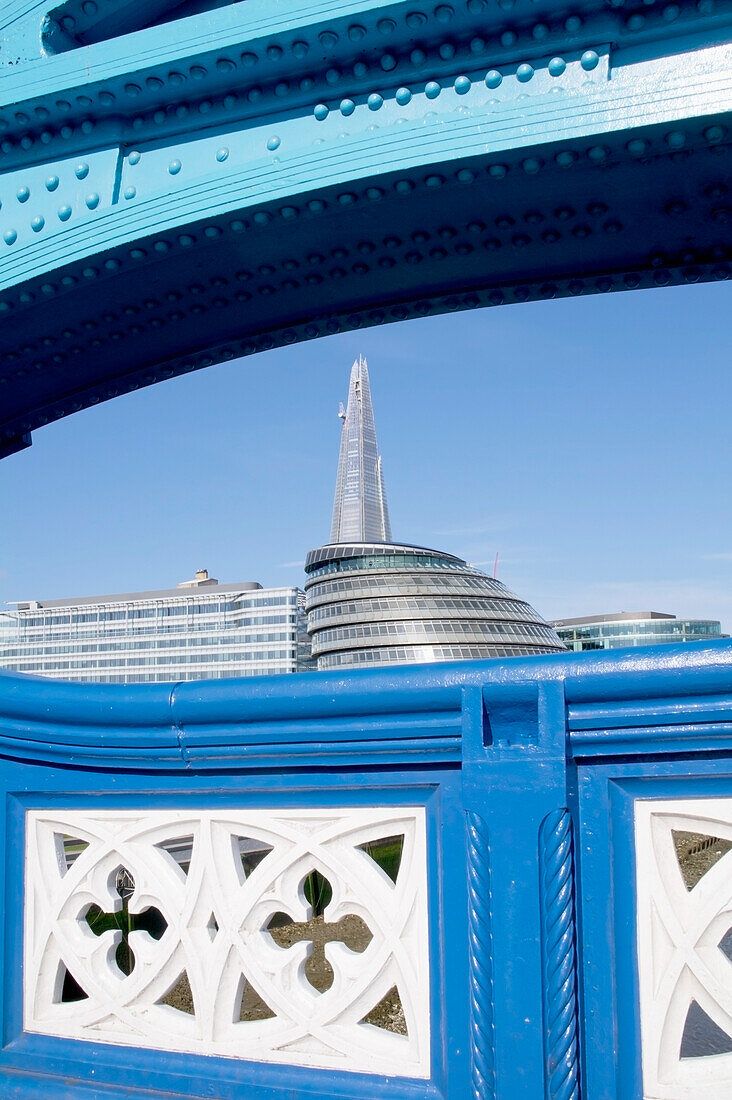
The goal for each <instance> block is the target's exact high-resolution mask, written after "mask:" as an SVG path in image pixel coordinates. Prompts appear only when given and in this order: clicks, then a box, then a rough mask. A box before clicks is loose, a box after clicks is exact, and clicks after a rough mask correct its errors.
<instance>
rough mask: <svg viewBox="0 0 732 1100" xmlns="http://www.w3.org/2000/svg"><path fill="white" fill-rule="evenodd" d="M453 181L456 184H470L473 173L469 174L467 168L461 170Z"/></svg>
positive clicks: (473, 177)
mask: <svg viewBox="0 0 732 1100" xmlns="http://www.w3.org/2000/svg"><path fill="white" fill-rule="evenodd" d="M455 179H456V180H457V181H458V183H472V182H473V180H474V179H475V173H474V172H471V171H470V169H469V168H461V169H460V171H459V172H458V173H457V174H456V176H455Z"/></svg>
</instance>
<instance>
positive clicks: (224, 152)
mask: <svg viewBox="0 0 732 1100" xmlns="http://www.w3.org/2000/svg"><path fill="white" fill-rule="evenodd" d="M228 158H229V150H228V148H227V146H226V145H222V146H221V148H220V149H218V150H217V152H216V160H217V161H218V162H219V164H223V163H224V161H225V160H228Z"/></svg>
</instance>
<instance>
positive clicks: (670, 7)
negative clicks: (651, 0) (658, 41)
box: [661, 4, 681, 23]
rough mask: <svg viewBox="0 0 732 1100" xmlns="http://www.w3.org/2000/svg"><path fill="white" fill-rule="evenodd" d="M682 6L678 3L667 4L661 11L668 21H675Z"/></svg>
mask: <svg viewBox="0 0 732 1100" xmlns="http://www.w3.org/2000/svg"><path fill="white" fill-rule="evenodd" d="M680 11H681V8H680V7H679V5H678V4H667V5H666V7H665V8H664V9H663V11H662V12H661V15H662V16H663V18H664V19H665V20H666V22H667V23H673V21H674V19H678V17H679V13H680Z"/></svg>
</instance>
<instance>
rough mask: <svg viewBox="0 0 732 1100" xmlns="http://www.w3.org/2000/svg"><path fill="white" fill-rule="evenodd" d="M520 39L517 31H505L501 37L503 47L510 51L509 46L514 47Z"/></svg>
mask: <svg viewBox="0 0 732 1100" xmlns="http://www.w3.org/2000/svg"><path fill="white" fill-rule="evenodd" d="M517 39H518V35H517V34H516V31H504V32H503V34H502V35H501V45H502V46H503V47H505V49H508V47H509V46H513V45H514V44H515V42H516V40H517Z"/></svg>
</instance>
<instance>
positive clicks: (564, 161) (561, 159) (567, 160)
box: [554, 149, 577, 168]
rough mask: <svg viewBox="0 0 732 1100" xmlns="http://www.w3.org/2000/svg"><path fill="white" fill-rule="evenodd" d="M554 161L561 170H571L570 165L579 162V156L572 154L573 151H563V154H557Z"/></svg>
mask: <svg viewBox="0 0 732 1100" xmlns="http://www.w3.org/2000/svg"><path fill="white" fill-rule="evenodd" d="M554 159H555V160H556V162H557V164H558V165H559V166H560V168H569V166H570V164H574V162H575V161H576V160H577V154H576V153H574V152H572V150H571V149H563V150H562V152H561V153H557V155H556V157H555V158H554Z"/></svg>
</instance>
